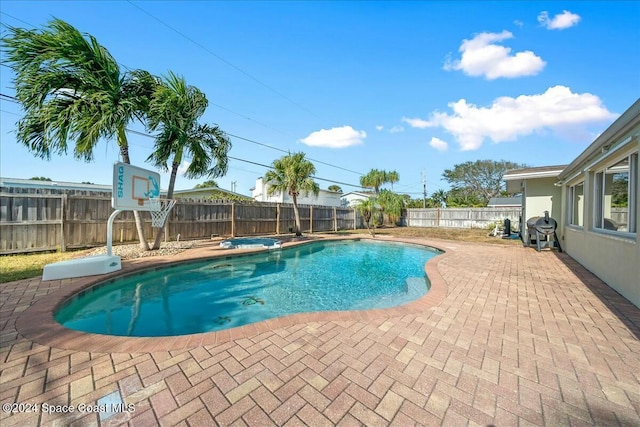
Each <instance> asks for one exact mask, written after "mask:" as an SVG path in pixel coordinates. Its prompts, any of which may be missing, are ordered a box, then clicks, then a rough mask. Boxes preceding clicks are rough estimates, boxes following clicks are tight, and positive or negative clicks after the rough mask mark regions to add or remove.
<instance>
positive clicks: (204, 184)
mask: <svg viewBox="0 0 640 427" xmlns="http://www.w3.org/2000/svg"><path fill="white" fill-rule="evenodd" d="M217 186H218V182H217V181H216V180H214V179H209V180H207V181H205V182H201V183H200V184H196V186H195V187H193V188H209V187H217Z"/></svg>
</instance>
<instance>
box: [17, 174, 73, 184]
mask: <svg viewBox="0 0 640 427" xmlns="http://www.w3.org/2000/svg"><path fill="white" fill-rule="evenodd" d="M29 180H31V181H51V178H47V177H46V176H34V177H31V178H29ZM83 184H84V182H83Z"/></svg>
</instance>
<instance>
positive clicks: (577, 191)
mask: <svg viewBox="0 0 640 427" xmlns="http://www.w3.org/2000/svg"><path fill="white" fill-rule="evenodd" d="M569 200H570V204H569V224H573V225H578V226H580V227H582V226H583V225H584V224H583V215H584V182H581V183H579V184H576V185H573V186H571V187H569Z"/></svg>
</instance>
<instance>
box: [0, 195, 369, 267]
mask: <svg viewBox="0 0 640 427" xmlns="http://www.w3.org/2000/svg"><path fill="white" fill-rule="evenodd" d="M0 196H1V197H0V254H9V253H22V252H32V251H45V250H58V249H59V250H62V251H66V250H67V249H75V248H83V247H91V246H99V245H104V244H106V238H107V220H108V219H109V215H111V213H112V212H113V208H112V207H111V198H110V197H109V196H104V195H102V196H96V195H90V196H87V195H78V194H26V193H4V192H3V193H1V194H0ZM299 210H300V217H301V225H302V231H303V232H308V233H310V232H322V231H338V230H346V229H354V228H363V227H364V223H363V221H362V218H361V216H360V215H359V214H357V213H356V212H355V211H354V210H353V209H351V208H340V207H329V206H307V205H304V206H299ZM140 215H141V216H142V218H143V220H144V229H145V236H146V237H147V239H152V238H153V237H154V236H155V232H156V229H154V228H152V227H151V216H150V214H149V213H148V212H141V213H140ZM294 224H295V220H294V213H293V206H292V205H287V204H276V203H273V204H272V203H241V202H220V201H214V200H211V201H208V200H184V199H178V201H177V203H176V205H175V206H174V207H173V209H172V211H171V212H170V214H169V219H168V225H167V226H166V228H165V231H166V232H165V239H167V240H176V239H178V238H180V239H182V240H188V239H201V238H209V237H211V236H251V235H260V234H263V235H264V234H281V233H288V232H289V230H290V229H292V228H293V227H294ZM137 239H138V237H137V233H136V227H135V222H134V218H133V212H131V211H125V212H121V213H120V214H119V215H118V216H117V217H116V219H115V221H114V227H113V240H114V242H132V241H136V240H137Z"/></svg>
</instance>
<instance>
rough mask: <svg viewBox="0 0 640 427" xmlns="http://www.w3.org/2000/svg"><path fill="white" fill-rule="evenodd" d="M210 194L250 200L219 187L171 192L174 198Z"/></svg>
mask: <svg viewBox="0 0 640 427" xmlns="http://www.w3.org/2000/svg"><path fill="white" fill-rule="evenodd" d="M212 192H220V193H225V194H230V195H233V196H237V197H244V198H247V199H250V198H251V196H247V195H245V194H240V193H235V192H233V191H229V190H225V189H224V188H220V187H204V188H190V189H188V190H176V191H174V192H173V195H174V196H180V195H182V194H190V195H198V194H203V195H208V194H209V193H212Z"/></svg>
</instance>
